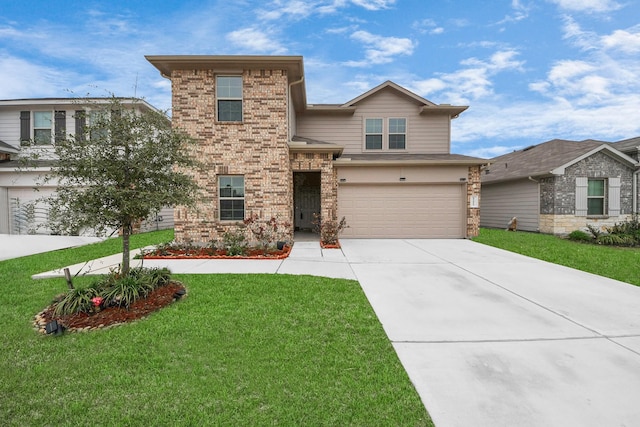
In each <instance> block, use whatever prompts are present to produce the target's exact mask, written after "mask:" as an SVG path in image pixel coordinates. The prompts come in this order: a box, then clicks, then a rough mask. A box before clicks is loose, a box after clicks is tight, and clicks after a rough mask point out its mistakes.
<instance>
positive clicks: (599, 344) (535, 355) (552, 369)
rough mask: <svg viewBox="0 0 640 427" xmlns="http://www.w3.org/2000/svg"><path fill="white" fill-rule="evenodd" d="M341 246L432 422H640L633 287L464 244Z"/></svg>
mask: <svg viewBox="0 0 640 427" xmlns="http://www.w3.org/2000/svg"><path fill="white" fill-rule="evenodd" d="M341 244H342V250H343V252H344V254H345V256H346V258H347V261H348V262H349V263H350V265H351V268H352V269H353V271H354V273H355V275H356V277H357V279H358V280H359V282H360V284H361V286H362V289H363V290H364V292H365V294H366V296H367V298H368V299H369V301H370V303H371V305H372V307H373V309H374V311H375V312H376V314H377V316H378V318H379V319H380V322H381V323H382V325H383V327H384V329H385V332H386V333H387V335H388V337H389V339H390V340H391V342H392V343H393V346H394V348H395V350H396V352H397V354H398V356H399V358H400V361H401V362H402V364H403V365H404V367H405V369H406V370H407V373H408V374H409V377H410V378H411V380H412V382H413V383H414V385H415V387H416V389H417V391H418V393H419V394H420V397H421V398H422V400H423V402H424V404H425V406H426V408H427V410H428V411H429V413H430V414H431V416H432V418H433V420H434V422H435V424H436V426H437V427H447V426H471V425H473V426H635V425H640V404H639V403H638V402H640V309H639V307H640V288H638V287H635V286H633V285H630V284H626V283H622V282H618V281H615V280H611V279H607V278H603V277H600V276H596V275H592V274H589V273H584V272H581V271H577V270H573V269H570V268H565V267H561V266H557V265H554V264H550V263H546V262H544V261H540V260H536V259H532V258H528V257H525V256H521V255H518V254H514V253H511V252H507V251H502V250H500V249H496V248H492V247H489V246H485V245H482V244H479V243H475V242H472V241H469V240H355V239H352V240H349V239H344V240H341ZM620 268H623V267H620Z"/></svg>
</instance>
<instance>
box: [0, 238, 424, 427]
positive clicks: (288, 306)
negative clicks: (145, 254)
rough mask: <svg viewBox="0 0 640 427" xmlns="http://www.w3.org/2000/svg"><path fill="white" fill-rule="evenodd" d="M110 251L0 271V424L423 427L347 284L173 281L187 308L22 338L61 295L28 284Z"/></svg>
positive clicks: (50, 283)
mask: <svg viewBox="0 0 640 427" xmlns="http://www.w3.org/2000/svg"><path fill="white" fill-rule="evenodd" d="M172 238H173V235H172V234H171V233H168V232H155V233H148V234H144V235H137V236H133V238H132V247H141V246H146V245H149V244H153V243H159V242H162V241H168V240H171V239H172ZM119 244H120V241H119V240H118V239H116V240H110V241H107V242H103V243H98V244H95V245H91V246H86V247H82V248H76V249H67V250H62V251H55V252H50V253H47V254H40V255H34V256H30V257H24V258H19V259H14V260H7V261H2V262H0V277H2V278H3V279H4V280H3V282H4V283H3V292H2V294H0V318H2V325H3V334H2V338H0V342H1V343H2V358H1V359H0V370H1V372H2V376H1V378H2V380H1V381H0V419H2V420H3V422H2V423H3V425H9V426H29V425H56V426H66V425H68V426H82V425H91V426H93V425H107V426H111V425H112V426H121V425H134V426H135V425H142V426H148V425H193V426H200V425H222V426H226V425H232V426H235V425H243V426H249V425H251V426H264V425H282V426H299V425H310V426H337V425H340V426H349V425H353V426H391V425H393V426H429V425H433V424H432V423H431V420H430V418H429V415H428V414H427V412H426V411H425V409H424V406H423V405H422V403H421V401H420V399H419V397H418V395H417V393H416V391H415V389H414V387H413V386H412V384H411V382H410V381H409V379H408V377H407V375H406V373H405V371H404V370H403V368H402V366H401V365H400V362H399V360H398V358H397V356H396V354H395V352H394V350H393V347H392V346H391V344H390V342H389V341H388V339H387V338H386V336H385V334H384V331H383V329H382V327H381V325H380V324H379V322H378V321H377V319H376V317H375V314H374V313H373V311H372V309H371V307H370V305H369V304H368V302H367V300H366V297H365V296H364V294H363V292H362V290H361V289H360V287H359V285H358V284H357V282H355V281H350V280H334V279H327V278H319V277H311V276H287V275H180V276H175V277H176V278H178V279H179V280H181V281H183V282H184V283H185V284H186V286H187V288H188V291H189V294H188V296H187V298H185V299H183V300H181V301H179V302H177V303H175V304H173V305H171V306H169V307H167V308H165V309H163V310H161V311H159V312H157V313H154V314H153V315H151V316H150V317H149V318H147V319H144V320H142V321H139V322H136V323H132V324H127V325H123V326H119V327H116V328H112V329H107V330H102V331H95V332H90V333H76V334H64V335H62V336H59V337H50V336H41V335H38V334H36V332H35V331H34V330H33V328H32V319H33V316H34V315H35V314H36V313H37V312H38V311H40V310H41V309H42V308H44V307H45V306H46V305H47V304H48V303H49V302H50V300H51V297H52V296H53V295H55V294H57V293H60V292H62V291H64V290H65V288H66V284H65V282H64V279H50V280H42V281H34V280H31V279H30V276H31V275H32V274H34V273H38V272H41V271H47V270H51V269H53V268H58V267H62V266H64V265H68V264H73V263H78V262H82V261H84V260H88V259H93V258H96V257H100V256H104V255H108V254H111V253H114V252H118V251H119ZM88 280H89V279H87V278H77V279H76V284H77V286H82V285H84V284H88V283H89V282H88Z"/></svg>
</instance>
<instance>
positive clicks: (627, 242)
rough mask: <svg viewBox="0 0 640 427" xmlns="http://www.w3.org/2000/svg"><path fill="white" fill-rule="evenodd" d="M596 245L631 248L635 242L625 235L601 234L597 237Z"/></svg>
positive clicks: (631, 237)
mask: <svg viewBox="0 0 640 427" xmlns="http://www.w3.org/2000/svg"><path fill="white" fill-rule="evenodd" d="M596 243H598V244H600V245H607V246H633V245H635V244H636V240H635V239H634V238H633V236H629V235H627V234H602V235H600V236H598V238H597V239H596Z"/></svg>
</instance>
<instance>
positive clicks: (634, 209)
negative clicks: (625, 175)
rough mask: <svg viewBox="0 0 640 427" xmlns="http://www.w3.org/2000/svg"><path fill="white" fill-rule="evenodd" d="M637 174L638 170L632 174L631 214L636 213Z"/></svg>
mask: <svg viewBox="0 0 640 427" xmlns="http://www.w3.org/2000/svg"><path fill="white" fill-rule="evenodd" d="M638 173H640V169H638V170H636V171H635V172H634V173H633V182H632V188H633V189H632V190H631V191H632V192H633V193H632V194H633V212H632V213H633V214H637V213H638Z"/></svg>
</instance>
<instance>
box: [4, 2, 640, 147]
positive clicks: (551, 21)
mask: <svg viewBox="0 0 640 427" xmlns="http://www.w3.org/2000/svg"><path fill="white" fill-rule="evenodd" d="M176 54H199V55H202V54H207V55H230V54H257V55H274V54H275V55H302V56H304V61H305V74H306V85H307V101H308V102H309V103H312V104H318V103H344V102H346V101H348V100H350V99H352V98H355V97H356V96H358V95H360V94H362V93H363V92H365V91H367V90H369V89H371V88H373V87H375V86H377V85H378V84H380V83H382V82H384V81H386V80H392V81H394V82H396V83H398V84H400V85H402V86H404V87H406V88H408V89H410V90H412V91H413V92H415V93H417V94H418V95H420V96H423V97H425V98H427V99H429V100H430V101H432V102H435V103H438V104H440V103H450V104H455V105H468V106H469V109H468V110H467V111H466V112H464V113H463V114H462V115H461V116H460V118H458V119H456V120H454V121H453V123H452V151H453V152H455V153H459V154H468V155H475V156H479V157H493V156H496V155H499V154H503V153H505V152H509V151H512V150H514V149H518V148H522V147H525V146H529V145H532V144H537V143H540V142H544V141H547V140H549V139H553V138H565V139H575V140H582V139H587V138H592V139H600V140H606V141H616V140H620V139H625V138H630V137H635V136H639V135H640V2H638V1H635V0H538V1H527V0H506V1H488V0H468V1H448V0H438V1H435V0H304V1H303V0H261V1H253V0H234V1H229V0H226V1H219V0H211V1H189V0H186V1H161V0H154V1H136V0H124V1H121V0H111V1H109V2H102V1H68V0H58V1H56V2H53V3H51V2H45V1H21V2H13V1H12V2H10V1H7V0H3V1H2V2H1V3H0V99H12V98H32V97H69V96H85V95H87V94H90V95H92V96H103V95H108V94H110V93H114V94H116V95H118V96H134V95H135V96H139V97H143V98H145V99H146V100H147V101H149V102H150V103H152V104H153V105H155V106H156V107H158V108H161V109H168V108H170V103H171V99H170V84H169V81H168V80H166V79H164V78H162V77H161V76H160V74H159V73H158V72H157V70H156V69H155V68H154V67H153V66H152V65H151V64H149V63H148V62H147V61H146V60H145V59H144V55H176Z"/></svg>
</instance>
